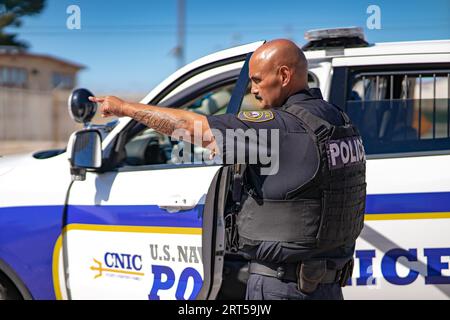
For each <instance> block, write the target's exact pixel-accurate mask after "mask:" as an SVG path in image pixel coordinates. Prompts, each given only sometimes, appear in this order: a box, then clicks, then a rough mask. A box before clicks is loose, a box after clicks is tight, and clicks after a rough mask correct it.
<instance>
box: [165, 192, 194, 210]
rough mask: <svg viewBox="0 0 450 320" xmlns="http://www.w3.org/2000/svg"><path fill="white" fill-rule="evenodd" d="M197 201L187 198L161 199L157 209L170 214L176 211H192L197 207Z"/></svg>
mask: <svg viewBox="0 0 450 320" xmlns="http://www.w3.org/2000/svg"><path fill="white" fill-rule="evenodd" d="M197 203H198V201H197V200H194V199H189V198H187V197H181V196H173V197H169V198H167V199H163V200H162V201H161V202H160V203H159V204H158V207H159V208H161V209H164V210H167V211H168V212H170V213H174V212H178V211H186V210H190V209H193V208H195V207H196V206H197Z"/></svg>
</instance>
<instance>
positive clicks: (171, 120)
mask: <svg viewBox="0 0 450 320" xmlns="http://www.w3.org/2000/svg"><path fill="white" fill-rule="evenodd" d="M89 100H91V101H93V102H98V103H101V109H100V110H101V113H102V116H103V117H109V116H113V115H115V116H118V117H124V116H127V117H131V118H133V119H135V120H136V121H139V122H140V123H143V124H144V125H146V126H147V127H150V128H152V129H154V130H155V131H157V132H160V133H162V134H166V135H169V136H172V137H174V138H177V139H178V138H179V137H180V133H181V135H183V136H189V137H190V138H191V141H190V142H191V143H195V142H197V141H198V142H199V144H201V146H202V147H207V148H208V149H210V150H211V151H214V149H215V144H214V137H213V136H212V133H211V130H210V127H209V124H208V121H207V119H206V117H205V116H203V115H200V114H197V113H194V112H190V111H186V110H179V109H173V108H164V107H157V106H152V105H146V104H141V103H130V102H126V101H123V100H121V99H119V98H117V97H114V96H105V97H89Z"/></svg>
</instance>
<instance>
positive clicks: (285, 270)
mask: <svg viewBox="0 0 450 320" xmlns="http://www.w3.org/2000/svg"><path fill="white" fill-rule="evenodd" d="M300 263H301V262H299V263H286V264H279V263H268V262H262V261H251V262H250V265H249V269H248V271H249V273H250V274H252V273H254V274H260V275H263V276H268V277H273V278H277V279H280V280H287V281H294V282H297V279H298V270H299V264H300ZM341 273H342V270H335V269H327V272H326V274H325V276H324V277H323V279H322V280H321V281H320V283H335V282H339V280H340V277H341Z"/></svg>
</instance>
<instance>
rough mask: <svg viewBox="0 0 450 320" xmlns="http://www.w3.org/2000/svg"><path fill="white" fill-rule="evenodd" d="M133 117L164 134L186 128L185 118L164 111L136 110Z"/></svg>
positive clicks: (170, 133)
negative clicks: (177, 117) (178, 117)
mask: <svg viewBox="0 0 450 320" xmlns="http://www.w3.org/2000/svg"><path fill="white" fill-rule="evenodd" d="M131 117H132V118H133V119H135V120H137V121H139V122H141V123H143V124H145V125H146V126H148V127H150V128H152V129H154V130H156V131H158V132H160V133H162V134H167V135H172V133H173V132H174V131H175V130H176V129H186V120H185V119H176V118H175V117H173V116H171V115H168V114H167V113H164V112H159V111H151V110H136V111H134V112H133V114H132V115H131Z"/></svg>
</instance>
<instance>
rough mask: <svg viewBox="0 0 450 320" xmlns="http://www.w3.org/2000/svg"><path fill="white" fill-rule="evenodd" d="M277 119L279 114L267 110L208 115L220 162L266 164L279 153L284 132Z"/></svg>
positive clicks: (281, 124)
mask: <svg viewBox="0 0 450 320" xmlns="http://www.w3.org/2000/svg"><path fill="white" fill-rule="evenodd" d="M278 117H279V114H278V112H276V111H267V110H264V111H241V112H239V113H238V114H237V115H234V114H223V115H211V116H207V120H208V123H209V126H210V128H211V131H212V134H213V135H214V138H215V140H216V144H217V146H218V148H219V151H220V156H221V158H222V161H223V162H224V163H225V164H234V163H247V164H261V165H266V164H267V162H268V159H269V158H270V157H272V156H273V155H274V152H275V153H276V152H278V150H279V143H280V137H281V136H282V135H283V134H284V133H285V127H284V124H283V121H281V119H278ZM277 144H278V145H277Z"/></svg>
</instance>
